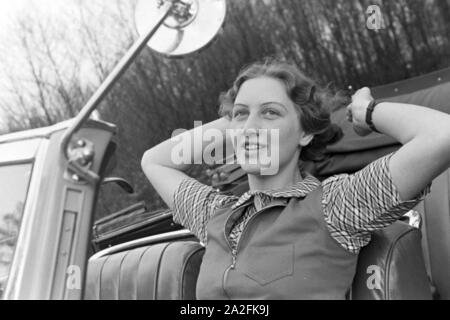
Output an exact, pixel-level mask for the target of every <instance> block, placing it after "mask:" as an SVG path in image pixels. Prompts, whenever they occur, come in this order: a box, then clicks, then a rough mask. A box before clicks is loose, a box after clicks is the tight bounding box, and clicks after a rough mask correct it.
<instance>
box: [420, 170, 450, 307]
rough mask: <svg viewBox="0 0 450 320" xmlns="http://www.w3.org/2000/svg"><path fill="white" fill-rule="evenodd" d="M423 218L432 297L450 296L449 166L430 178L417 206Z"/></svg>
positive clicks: (424, 246)
mask: <svg viewBox="0 0 450 320" xmlns="http://www.w3.org/2000/svg"><path fill="white" fill-rule="evenodd" d="M417 210H418V211H419V213H420V215H421V218H422V228H421V229H422V234H423V237H422V248H423V252H424V257H425V264H426V266H427V271H428V274H429V277H430V278H431V282H432V285H433V289H434V292H433V296H434V298H435V299H443V300H449V299H450V169H448V170H447V171H445V172H444V173H442V174H441V175H440V176H438V177H437V178H436V179H434V180H433V183H432V185H431V192H430V193H429V194H428V195H427V196H426V197H425V200H424V201H423V202H422V203H420V205H419V206H418V207H417Z"/></svg>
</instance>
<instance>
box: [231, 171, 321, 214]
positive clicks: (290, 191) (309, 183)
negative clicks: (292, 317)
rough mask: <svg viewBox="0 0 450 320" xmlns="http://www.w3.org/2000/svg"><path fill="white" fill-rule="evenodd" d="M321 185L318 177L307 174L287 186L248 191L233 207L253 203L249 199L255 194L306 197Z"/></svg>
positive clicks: (277, 196) (274, 196)
mask: <svg viewBox="0 0 450 320" xmlns="http://www.w3.org/2000/svg"><path fill="white" fill-rule="evenodd" d="M319 185H320V181H319V180H318V179H317V178H315V177H314V176H312V175H310V174H307V175H306V177H305V178H304V179H303V180H300V181H298V182H296V183H295V184H293V185H292V186H289V187H287V188H281V189H271V190H264V191H258V190H257V191H247V192H245V193H244V194H242V195H241V196H240V197H239V199H238V201H237V202H236V203H235V204H234V205H233V209H234V208H237V207H240V206H242V205H244V204H249V203H251V202H250V201H249V200H251V198H252V197H253V196H255V195H267V196H270V197H272V198H293V197H296V198H304V197H306V195H308V193H310V192H311V191H313V190H315V189H316V188H317V187H318V186H319Z"/></svg>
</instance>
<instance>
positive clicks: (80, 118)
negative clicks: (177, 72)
mask: <svg viewBox="0 0 450 320" xmlns="http://www.w3.org/2000/svg"><path fill="white" fill-rule="evenodd" d="M172 7H173V2H172V1H165V2H164V4H163V8H162V10H161V15H160V16H159V19H156V20H155V22H154V23H152V25H150V26H149V28H148V32H145V33H143V34H142V35H141V36H140V37H139V39H138V40H137V41H136V42H135V43H134V44H133V46H132V47H131V48H130V49H129V50H128V52H127V53H126V55H125V56H124V57H123V58H122V59H121V60H120V62H119V63H118V64H117V65H116V67H115V68H114V69H113V71H112V72H111V73H110V74H109V75H108V77H107V78H106V79H105V81H103V83H102V84H101V86H100V87H99V88H98V89H97V91H96V92H95V93H94V95H93V96H92V97H91V98H90V99H89V101H88V102H87V103H86V105H85V106H84V107H83V108H82V109H81V111H80V112H79V113H78V114H77V116H76V117H75V118H74V119H73V123H72V124H71V125H70V127H69V128H68V129H67V130H66V132H65V133H64V135H63V137H62V140H61V152H62V153H63V157H64V158H65V159H66V160H67V161H68V162H69V159H70V157H69V151H68V146H69V143H70V141H71V139H72V136H73V135H74V134H75V133H76V132H77V131H78V130H79V129H80V128H81V126H82V125H83V123H84V122H85V121H86V120H87V119H89V116H90V115H91V113H92V112H93V111H94V110H95V109H96V108H97V107H98V105H99V104H100V102H101V101H102V100H103V99H104V97H105V96H106V95H107V94H108V93H109V91H110V90H111V88H112V87H113V85H114V84H115V83H116V82H117V80H118V79H119V78H120V76H121V75H122V74H123V73H124V72H125V70H126V69H127V68H128V67H129V65H130V64H131V63H132V62H133V60H134V58H135V57H136V56H137V55H138V54H139V53H140V52H141V51H142V49H143V48H144V47H145V46H146V44H147V42H148V41H149V40H150V38H151V37H152V36H153V35H154V34H155V32H156V31H157V30H158V28H159V27H160V26H161V24H162V23H163V22H164V20H165V19H166V18H167V16H168V15H169V13H170V12H171V10H172ZM71 167H72V168H71V169H72V170H74V171H75V173H77V174H79V175H80V176H81V177H89V178H90V179H87V180H89V182H97V181H98V180H99V177H98V176H97V175H96V174H95V173H94V172H92V171H90V170H89V169H85V168H83V167H81V166H71Z"/></svg>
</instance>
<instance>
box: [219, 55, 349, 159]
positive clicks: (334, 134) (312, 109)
mask: <svg viewBox="0 0 450 320" xmlns="http://www.w3.org/2000/svg"><path fill="white" fill-rule="evenodd" d="M262 76H267V77H272V78H276V79H279V80H281V81H283V82H284V84H285V85H286V90H287V93H288V95H289V97H290V99H291V100H292V102H294V105H295V107H296V110H297V114H298V117H299V121H300V125H301V127H302V129H303V130H304V131H305V133H306V134H313V135H314V138H313V140H312V141H311V142H310V143H309V144H308V145H307V146H305V147H303V149H302V152H301V154H300V160H303V161H317V160H320V159H322V158H323V156H324V151H325V148H326V146H327V145H329V144H333V143H336V142H337V141H339V140H340V139H341V138H342V136H343V133H342V129H341V128H340V127H339V126H338V125H337V124H334V123H332V122H331V119H330V114H331V112H333V111H335V110H337V109H339V108H341V107H345V106H347V105H348V104H349V103H350V98H349V97H348V95H346V94H345V93H344V92H343V91H334V90H332V89H331V88H330V86H324V87H322V86H320V85H319V84H318V82H317V81H314V80H313V79H311V78H310V77H308V76H306V75H305V74H304V73H303V72H301V71H300V70H299V69H298V68H297V66H296V65H295V64H293V63H290V62H287V61H284V60H281V59H277V58H265V59H264V60H263V61H258V62H255V63H252V64H250V65H249V66H247V67H245V68H243V69H242V70H241V72H240V73H239V75H238V76H237V78H236V80H235V81H234V83H233V86H232V87H231V89H229V90H228V91H227V92H224V93H222V94H221V95H220V99H219V102H220V108H219V115H220V116H222V117H223V116H225V117H228V118H231V112H232V109H233V104H234V100H235V99H236V96H237V93H238V91H239V89H240V87H241V85H242V84H243V83H244V82H245V81H247V80H249V79H253V78H258V77H262Z"/></svg>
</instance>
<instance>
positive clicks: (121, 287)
mask: <svg viewBox="0 0 450 320" xmlns="http://www.w3.org/2000/svg"><path fill="white" fill-rule="evenodd" d="M203 253H204V248H203V246H202V245H200V243H198V242H194V241H175V242H166V243H159V244H155V245H149V246H144V247H139V248H136V249H132V250H129V251H122V252H118V253H115V254H112V255H106V256H102V257H99V258H95V257H93V258H91V259H90V260H89V265H88V272H87V278H86V290H85V299H87V300H194V299H195V286H196V283H197V276H198V270H199V268H200V263H201V260H202V258H203Z"/></svg>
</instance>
